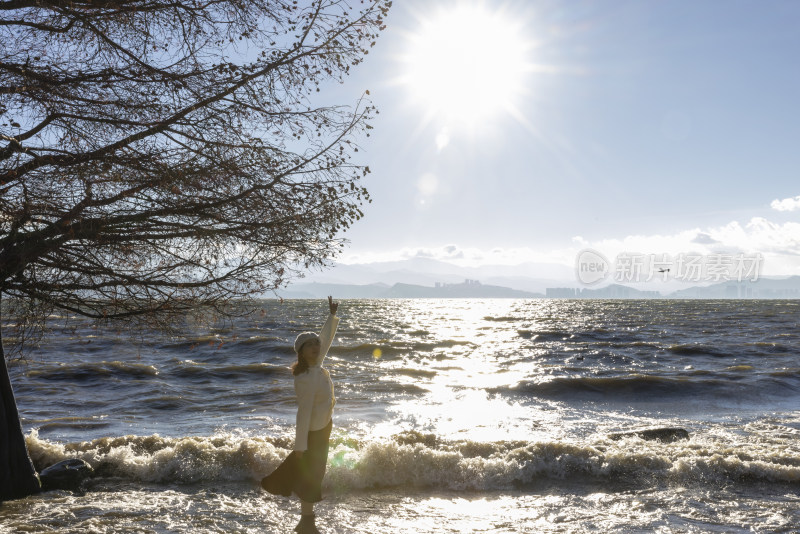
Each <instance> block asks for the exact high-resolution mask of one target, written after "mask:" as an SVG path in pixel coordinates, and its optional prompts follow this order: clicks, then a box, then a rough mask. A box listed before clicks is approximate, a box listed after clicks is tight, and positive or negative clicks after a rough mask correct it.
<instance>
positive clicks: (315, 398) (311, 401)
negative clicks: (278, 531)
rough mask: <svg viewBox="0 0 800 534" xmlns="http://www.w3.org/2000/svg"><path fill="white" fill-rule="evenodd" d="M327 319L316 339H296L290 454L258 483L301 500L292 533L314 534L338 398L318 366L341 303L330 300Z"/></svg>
mask: <svg viewBox="0 0 800 534" xmlns="http://www.w3.org/2000/svg"><path fill="white" fill-rule="evenodd" d="M328 306H329V308H330V315H329V316H328V319H327V320H326V321H325V325H324V326H323V327H322V332H320V334H319V335H317V334H315V333H314V332H303V333H302V334H300V335H298V336H297V338H296V339H295V341H294V351H295V352H296V353H297V361H296V362H295V363H294V364H293V365H292V374H293V375H294V391H295V393H296V394H297V424H296V428H295V439H294V451H292V453H291V454H289V456H287V457H286V459H285V460H284V461H283V463H281V465H279V466H278V468H277V469H276V470H275V471H274V472H273V473H272V474H271V475H268V476H266V477H264V479H263V480H262V481H261V487H262V488H264V489H265V490H267V491H268V492H270V493H272V494H275V495H284V496H286V497H288V496H290V495H291V494H292V492H294V493H295V494H297V496H298V497H300V514H301V515H300V522H299V523H298V524H297V526H296V527H295V531H296V532H299V533H301V534H305V533H312V534H318V533H319V531H318V530H317V527H316V525H315V524H314V503H315V502H319V501H321V500H322V477H323V476H325V466H326V464H327V462H328V439H329V438H330V435H331V425H332V420H331V415H332V414H333V405H334V404H336V398H335V397H334V396H333V382H331V376H330V374H329V373H328V370H327V369H325V368H323V367H322V362H323V360H324V359H325V355H326V354H327V353H328V349H329V348H330V346H331V343H332V342H333V336H334V335H335V334H336V327H337V325H338V324H339V318H338V317H336V310H337V309H338V307H339V303H337V302H333V298H332V297H328Z"/></svg>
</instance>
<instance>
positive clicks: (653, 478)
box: [27, 431, 800, 491]
mask: <svg viewBox="0 0 800 534" xmlns="http://www.w3.org/2000/svg"><path fill="white" fill-rule="evenodd" d="M27 442H28V448H29V450H30V453H31V457H32V458H33V460H34V463H35V464H36V465H37V466H39V467H40V468H41V467H45V466H47V465H51V464H53V463H55V462H57V461H60V460H63V459H66V458H81V459H83V460H86V461H87V462H89V464H91V465H92V466H93V467H94V468H95V469H96V470H97V472H98V474H99V475H100V476H113V477H122V478H125V479H132V480H137V481H142V482H152V483H177V484H193V483H200V482H208V481H258V480H260V479H261V478H262V477H263V476H265V475H266V474H268V473H270V472H272V470H274V469H275V468H276V467H277V466H278V464H279V463H280V462H281V461H282V460H283V458H285V457H286V455H287V454H288V453H289V450H288V449H287V448H286V447H288V446H289V445H288V444H287V443H286V439H285V438H280V439H274V440H270V439H265V438H254V437H242V436H234V435H217V436H208V437H183V438H163V437H160V436H157V435H154V436H122V437H115V438H100V439H96V440H93V441H87V442H81V443H68V444H61V443H55V442H51V441H48V440H45V439H41V438H39V436H38V434H37V433H36V432H35V431H34V432H32V433H31V434H30V435H29V436H28V438H27ZM773 445H774V444H773ZM328 459H329V465H328V474H327V475H326V478H325V485H326V486H327V487H328V488H333V489H336V490H337V491H347V490H351V489H365V488H381V487H420V488H438V489H450V490H487V489H507V488H514V487H519V486H520V485H527V484H532V483H535V482H537V481H539V480H542V479H551V480H565V481H569V482H571V483H576V482H577V483H581V482H583V481H586V482H594V483H604V482H608V483H618V482H626V483H640V484H650V483H655V482H666V483H669V482H676V483H700V484H704V483H718V482H720V481H724V480H734V481H738V482H779V483H797V482H800V452H798V451H796V450H794V449H791V448H786V447H775V446H771V447H770V446H767V445H766V444H764V443H761V444H759V443H748V444H736V446H731V445H730V444H724V443H719V442H713V441H700V440H689V441H682V442H676V443H657V442H649V441H643V440H641V439H637V438H631V439H627V440H623V441H621V442H612V441H609V440H605V439H600V440H598V441H597V442H595V443H567V442H536V443H525V442H502V441H500V442H490V443H478V442H468V441H467V442H437V443H431V442H427V443H426V442H410V443H409V442H405V443H400V442H398V441H396V440H391V439H389V440H383V441H368V442H365V443H361V444H358V443H353V442H348V441H343V442H338V443H337V442H334V443H333V444H332V446H331V450H330V454H329V457H328Z"/></svg>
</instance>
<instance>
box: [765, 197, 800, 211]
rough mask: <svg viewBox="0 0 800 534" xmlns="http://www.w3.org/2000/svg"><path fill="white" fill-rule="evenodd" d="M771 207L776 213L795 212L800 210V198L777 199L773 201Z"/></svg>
mask: <svg viewBox="0 0 800 534" xmlns="http://www.w3.org/2000/svg"><path fill="white" fill-rule="evenodd" d="M770 207H771V208H772V209H774V210H776V211H795V210H800V196H796V197H794V198H784V199H783V200H778V199H777V198H776V199H775V200H773V201H772V204H770Z"/></svg>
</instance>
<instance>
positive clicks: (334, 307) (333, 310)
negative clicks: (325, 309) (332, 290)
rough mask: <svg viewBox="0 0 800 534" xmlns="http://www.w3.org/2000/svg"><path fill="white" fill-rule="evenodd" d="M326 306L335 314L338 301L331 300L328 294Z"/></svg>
mask: <svg viewBox="0 0 800 534" xmlns="http://www.w3.org/2000/svg"><path fill="white" fill-rule="evenodd" d="M328 306H330V308H331V315H336V310H338V309H339V303H338V302H333V297H331V296H330V295H329V296H328Z"/></svg>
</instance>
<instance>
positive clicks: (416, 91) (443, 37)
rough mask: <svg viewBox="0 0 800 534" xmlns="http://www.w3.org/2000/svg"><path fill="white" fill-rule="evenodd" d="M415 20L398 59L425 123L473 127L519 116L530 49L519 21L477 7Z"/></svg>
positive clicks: (500, 13)
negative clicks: (437, 121) (415, 26)
mask: <svg viewBox="0 0 800 534" xmlns="http://www.w3.org/2000/svg"><path fill="white" fill-rule="evenodd" d="M418 19H419V28H418V31H416V32H414V33H412V34H410V35H409V36H408V49H407V52H406V54H404V55H403V56H402V61H403V63H404V71H403V74H402V78H401V82H402V83H403V84H404V85H405V86H407V88H408V90H409V92H410V96H411V99H412V100H413V101H414V102H415V103H417V104H418V105H421V106H422V107H423V108H424V109H425V112H426V118H427V119H429V120H430V119H432V118H434V117H436V118H438V119H440V120H442V121H443V122H444V123H445V124H447V125H449V126H456V127H457V126H462V125H468V126H476V125H479V124H481V123H485V121H487V120H494V119H497V118H499V117H500V116H502V115H504V114H508V113H510V114H512V115H515V114H518V111H517V110H518V109H519V104H520V102H519V101H520V99H521V97H522V96H523V95H524V93H525V87H524V82H525V77H526V73H527V72H528V71H530V70H531V69H530V59H529V58H528V55H529V53H530V49H531V48H532V47H531V44H530V42H529V41H528V40H526V39H525V38H524V37H523V36H522V29H521V24H520V22H519V21H518V20H515V19H513V18H511V16H510V14H508V13H506V12H504V11H502V10H490V9H487V8H486V7H485V6H482V5H479V4H460V5H457V6H456V7H453V8H450V9H441V8H440V10H439V11H437V12H434V13H432V14H430V15H429V16H424V17H423V16H419V17H418Z"/></svg>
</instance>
